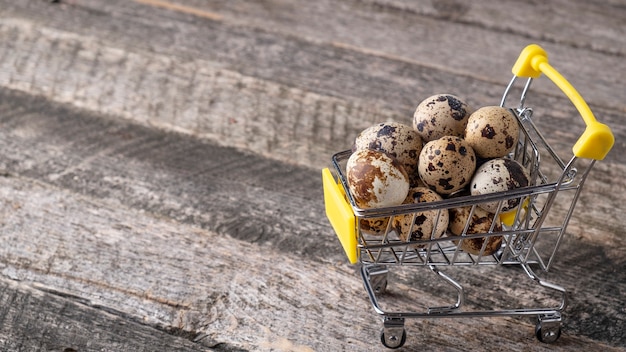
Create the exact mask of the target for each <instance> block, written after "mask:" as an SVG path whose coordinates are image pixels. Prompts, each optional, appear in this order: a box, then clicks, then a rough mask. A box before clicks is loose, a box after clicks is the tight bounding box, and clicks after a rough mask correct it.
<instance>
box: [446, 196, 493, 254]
mask: <svg viewBox="0 0 626 352" xmlns="http://www.w3.org/2000/svg"><path fill="white" fill-rule="evenodd" d="M471 211H472V207H460V208H452V209H450V225H449V226H448V230H450V233H451V234H453V235H455V236H462V235H475V234H483V233H484V234H487V233H488V232H489V230H490V229H491V226H492V224H493V232H500V231H502V224H501V222H500V219H499V218H498V219H497V220H495V222H496V223H495V224H494V214H491V213H489V212H487V211H485V210H483V209H481V208H479V207H475V208H474V212H473V213H472V217H471V219H470V212H471ZM468 220H469V221H468ZM465 226H467V230H466V231H465V232H463V231H464V230H465ZM486 238H488V239H487V245H486V246H485V250H484V251H483V255H491V254H493V253H495V252H497V251H498V249H499V248H500V245H501V244H502V236H489V237H477V238H468V239H463V240H462V241H460V242H461V243H460V244H459V243H458V242H459V241H454V242H455V243H456V244H457V245H460V249H461V250H463V251H465V252H467V253H470V254H474V255H479V254H480V250H481V248H482V247H483V244H484V243H485V239H486Z"/></svg>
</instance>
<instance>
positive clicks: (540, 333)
mask: <svg viewBox="0 0 626 352" xmlns="http://www.w3.org/2000/svg"><path fill="white" fill-rule="evenodd" d="M535 336H536V337H537V340H539V341H541V342H543V343H554V342H556V340H558V339H559V337H561V326H560V324H556V325H555V324H549V325H548V326H543V325H542V324H541V322H539V323H537V326H535Z"/></svg>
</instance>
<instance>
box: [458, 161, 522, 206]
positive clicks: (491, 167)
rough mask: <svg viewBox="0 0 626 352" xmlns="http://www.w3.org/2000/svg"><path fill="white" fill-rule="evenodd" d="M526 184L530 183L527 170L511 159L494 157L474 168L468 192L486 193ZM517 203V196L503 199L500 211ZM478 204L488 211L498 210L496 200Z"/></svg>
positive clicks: (475, 193) (473, 193)
mask: <svg viewBox="0 0 626 352" xmlns="http://www.w3.org/2000/svg"><path fill="white" fill-rule="evenodd" d="M528 185H530V175H529V174H528V170H526V169H525V168H524V167H523V166H522V165H520V164H519V163H518V162H517V161H515V160H513V159H507V158H496V159H491V160H489V161H487V162H485V163H484V164H482V165H481V166H480V167H479V168H478V169H477V170H476V173H475V174H474V177H473V178H472V182H471V184H470V193H471V194H472V195H478V194H488V193H495V192H501V191H508V190H512V189H515V188H520V187H526V186H528ZM518 204H519V198H511V199H508V200H505V201H504V203H503V204H502V209H500V211H501V212H506V211H509V210H511V209H513V208H515V207H516V206H517V205H518ZM479 206H480V207H481V208H483V209H484V210H486V211H488V212H490V213H495V212H496V211H497V210H498V202H490V203H481V204H479Z"/></svg>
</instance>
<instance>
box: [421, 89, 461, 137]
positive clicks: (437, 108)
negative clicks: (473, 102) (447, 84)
mask: <svg viewBox="0 0 626 352" xmlns="http://www.w3.org/2000/svg"><path fill="white" fill-rule="evenodd" d="M471 113H472V109H471V108H470V107H469V106H468V105H467V104H466V103H465V102H463V101H462V100H461V99H459V98H458V97H456V96H454V95H452V94H437V95H433V96H431V97H428V98H426V99H424V100H423V101H422V102H420V103H419V105H417V108H416V109H415V113H414V114H413V128H414V129H415V130H416V131H417V133H418V134H419V135H420V136H421V137H422V140H423V141H424V142H429V141H432V140H435V139H439V138H441V137H443V136H458V137H463V135H464V134H465V126H466V125H467V120H468V118H469V116H470V114H471Z"/></svg>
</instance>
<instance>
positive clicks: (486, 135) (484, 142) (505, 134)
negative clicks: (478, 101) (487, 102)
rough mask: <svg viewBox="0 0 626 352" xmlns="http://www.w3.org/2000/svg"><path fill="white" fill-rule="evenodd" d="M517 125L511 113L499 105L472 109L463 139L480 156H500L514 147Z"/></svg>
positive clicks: (517, 130)
mask: <svg viewBox="0 0 626 352" xmlns="http://www.w3.org/2000/svg"><path fill="white" fill-rule="evenodd" d="M518 137H519V125H518V124H517V119H516V118H515V116H514V115H513V113H512V112H511V111H510V110H509V109H507V108H503V107H500V106H485V107H482V108H480V109H478V110H476V111H474V112H473V113H472V114H471V115H470V117H469V119H468V121H467V127H466V128H465V140H466V141H467V143H469V144H470V145H471V146H472V148H474V152H476V155H477V156H479V157H481V158H500V157H503V156H506V155H507V154H508V153H509V152H510V151H511V150H512V149H513V147H515V144H516V143H517V140H518Z"/></svg>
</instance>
